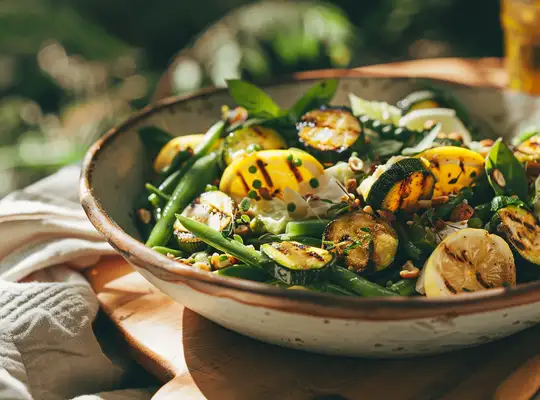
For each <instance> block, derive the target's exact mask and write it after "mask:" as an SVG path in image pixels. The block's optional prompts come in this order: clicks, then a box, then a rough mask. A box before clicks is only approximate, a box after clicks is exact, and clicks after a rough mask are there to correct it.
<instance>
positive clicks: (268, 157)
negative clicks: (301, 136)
mask: <svg viewBox="0 0 540 400" xmlns="http://www.w3.org/2000/svg"><path fill="white" fill-rule="evenodd" d="M323 172H324V167H323V165H322V164H321V163H320V162H319V161H318V160H317V159H316V158H315V157H313V156H312V155H310V154H308V153H306V152H305V151H302V150H298V149H288V150H263V151H258V152H255V153H251V154H249V155H246V156H244V157H242V158H240V159H237V160H234V161H233V162H232V163H231V164H229V166H228V167H227V168H226V169H225V171H224V172H223V176H222V177H221V181H220V184H219V190H221V191H222V192H225V193H227V194H229V195H230V196H231V197H233V199H235V200H238V199H242V198H243V197H246V196H248V194H249V193H250V191H253V192H255V194H256V195H257V196H259V197H261V198H266V199H267V200H269V199H271V198H273V197H279V196H280V195H281V194H282V193H283V190H284V189H285V188H287V187H288V188H290V189H292V190H294V191H299V185H300V183H302V182H309V181H310V180H311V179H312V178H314V177H316V176H318V175H320V174H322V173H323ZM253 192H252V193H253Z"/></svg>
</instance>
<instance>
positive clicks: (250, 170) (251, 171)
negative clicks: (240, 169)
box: [248, 165, 257, 174]
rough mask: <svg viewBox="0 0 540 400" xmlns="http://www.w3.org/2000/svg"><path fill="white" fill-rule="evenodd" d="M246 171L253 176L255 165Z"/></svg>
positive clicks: (255, 170) (255, 169)
mask: <svg viewBox="0 0 540 400" xmlns="http://www.w3.org/2000/svg"><path fill="white" fill-rule="evenodd" d="M248 171H249V173H250V174H255V173H256V172H257V167H256V166H255V165H252V166H251V167H249V168H248Z"/></svg>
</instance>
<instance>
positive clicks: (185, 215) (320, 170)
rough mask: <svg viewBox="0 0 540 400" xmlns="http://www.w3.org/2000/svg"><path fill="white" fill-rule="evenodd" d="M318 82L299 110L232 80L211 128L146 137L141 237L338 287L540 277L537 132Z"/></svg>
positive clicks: (385, 290) (301, 281)
mask: <svg viewBox="0 0 540 400" xmlns="http://www.w3.org/2000/svg"><path fill="white" fill-rule="evenodd" d="M337 86H338V81H337V80H325V81H322V82H319V83H317V84H315V85H313V86H312V87H311V88H310V89H309V90H308V91H307V92H306V93H305V94H304V95H303V96H302V97H301V98H300V99H298V100H297V101H296V103H294V105H293V106H292V107H291V108H290V109H283V108H281V107H280V106H279V105H278V104H276V102H275V101H274V100H273V99H272V98H271V97H270V96H269V95H268V94H266V93H265V92H264V91H263V90H262V89H260V88H258V87H256V86H254V85H253V84H250V83H248V82H245V81H241V80H230V81H228V90H229V93H230V95H231V97H232V98H233V99H234V102H235V104H233V105H229V106H223V109H222V115H221V118H219V119H218V118H217V117H218V116H216V119H217V122H216V123H215V124H214V125H213V126H211V127H210V128H209V129H208V131H207V132H206V133H204V134H197V133H193V134H192V135H188V136H181V137H172V136H171V135H170V134H169V133H167V132H164V131H163V130H161V129H159V128H157V127H145V128H143V129H141V130H140V132H139V133H140V137H141V139H142V141H143V143H144V144H145V146H146V149H147V154H148V157H149V158H150V160H151V162H152V165H153V170H154V173H153V177H152V180H153V183H147V184H146V189H147V191H148V193H147V194H145V195H144V197H143V198H141V199H139V201H138V203H137V204H136V213H135V214H136V216H137V224H138V227H139V228H140V233H141V236H142V237H143V239H144V240H145V241H146V245H147V246H149V247H151V248H152V249H154V250H155V251H157V252H160V253H162V254H164V255H166V256H167V257H170V258H172V259H174V260H177V261H178V262H181V263H183V264H187V265H190V266H192V267H193V268H198V269H202V270H206V271H209V272H210V273H213V274H217V275H221V276H226V277H233V278H241V279H248V280H253V281H258V282H265V283H267V284H269V285H274V286H278V287H281V288H286V289H300V290H308V291H315V292H326V293H332V294H337V295H344V296H418V295H425V296H427V297H445V296H453V295H456V294H461V293H466V292H475V291H481V290H487V289H490V288H497V287H507V286H513V285H515V284H516V283H520V282H527V281H531V280H535V279H538V278H539V277H540V227H539V224H538V216H539V215H540V178H539V177H538V176H539V173H540V132H538V130H536V129H533V128H531V129H528V130H526V131H525V132H522V133H521V134H519V135H518V136H516V137H515V138H514V139H513V140H512V141H511V142H510V143H505V142H504V141H503V140H502V139H501V138H486V137H487V136H488V135H489V132H488V133H487V134H486V132H484V133H480V131H479V130H478V128H477V127H476V126H475V125H474V122H473V121H472V119H471V118H470V116H469V115H468V114H467V111H466V110H465V109H464V108H463V107H462V105H461V104H460V103H459V102H458V101H457V100H456V99H455V98H454V97H453V96H452V95H451V94H450V93H448V92H445V91H442V90H440V89H434V88H429V89H423V90H420V91H416V92H414V93H411V94H409V95H408V96H406V97H405V98H403V99H402V100H400V101H399V102H397V104H396V105H391V104H387V103H385V102H378V101H368V100H365V99H363V98H361V97H359V96H357V95H355V94H352V93H351V94H349V104H347V105H342V106H335V105H330V102H331V100H332V98H333V96H334V93H335V91H336V89H337Z"/></svg>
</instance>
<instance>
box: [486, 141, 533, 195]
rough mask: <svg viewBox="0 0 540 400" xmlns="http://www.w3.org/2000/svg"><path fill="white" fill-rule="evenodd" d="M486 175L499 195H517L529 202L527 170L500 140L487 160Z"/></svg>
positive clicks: (494, 145)
mask: <svg viewBox="0 0 540 400" xmlns="http://www.w3.org/2000/svg"><path fill="white" fill-rule="evenodd" d="M486 174H487V178H488V180H489V184H490V185H491V187H492V188H493V190H494V191H495V194H497V195H507V196H511V195H513V194H515V195H517V196H518V197H519V198H520V199H521V200H522V201H527V198H528V186H527V176H526V175H525V168H523V165H521V163H520V162H519V160H518V159H517V158H516V157H515V156H514V154H513V153H512V151H511V150H510V149H509V148H508V146H507V145H506V144H505V143H504V142H503V141H502V138H499V139H497V140H496V141H495V143H494V144H493V146H492V147H491V150H490V152H489V154H488V156H487V158H486Z"/></svg>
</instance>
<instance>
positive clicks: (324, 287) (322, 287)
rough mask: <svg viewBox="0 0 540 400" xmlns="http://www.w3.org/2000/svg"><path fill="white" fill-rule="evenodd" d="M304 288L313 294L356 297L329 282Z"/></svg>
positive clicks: (354, 294)
mask: <svg viewBox="0 0 540 400" xmlns="http://www.w3.org/2000/svg"><path fill="white" fill-rule="evenodd" d="M305 286H306V287H307V288H308V289H311V290H313V291H315V292H322V293H331V294H339V295H342V296H358V295H357V294H356V293H353V292H351V291H349V290H347V289H344V288H342V287H341V286H339V285H336V284H333V283H330V282H322V283H312V284H309V285H305Z"/></svg>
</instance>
